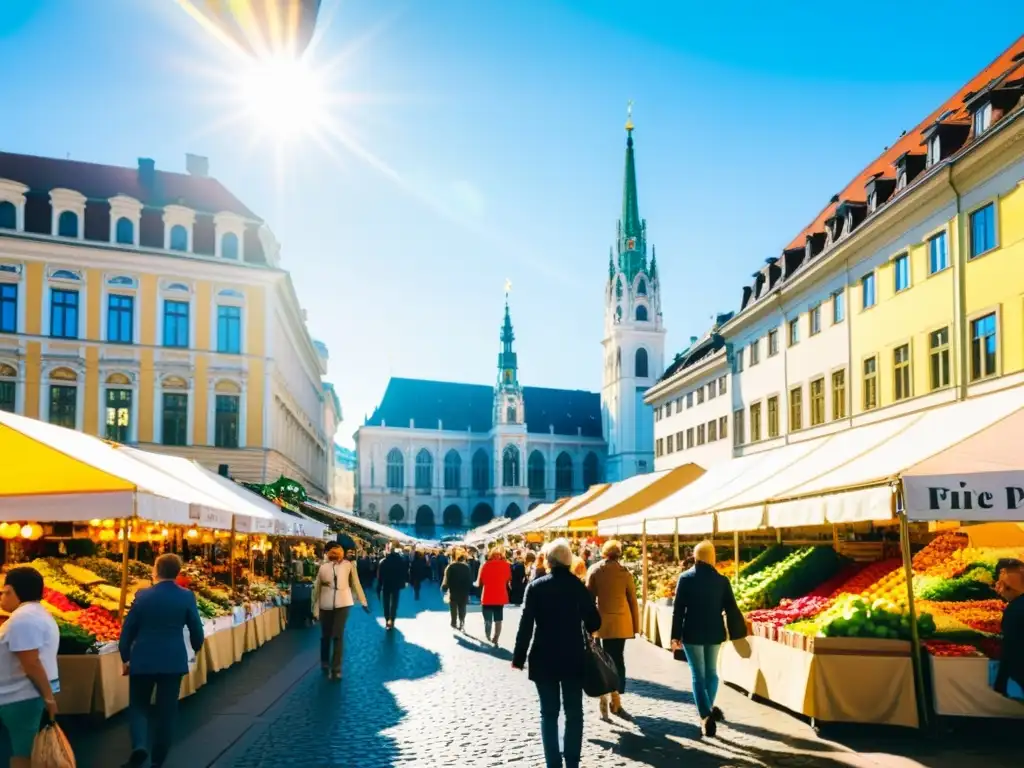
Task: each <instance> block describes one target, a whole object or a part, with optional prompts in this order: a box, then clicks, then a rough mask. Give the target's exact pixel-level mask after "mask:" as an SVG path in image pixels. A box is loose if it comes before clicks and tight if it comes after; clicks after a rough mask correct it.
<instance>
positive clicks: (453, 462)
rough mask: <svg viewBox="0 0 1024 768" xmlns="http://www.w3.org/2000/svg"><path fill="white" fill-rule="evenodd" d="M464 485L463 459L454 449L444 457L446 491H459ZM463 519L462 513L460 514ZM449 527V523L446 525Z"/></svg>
mask: <svg viewBox="0 0 1024 768" xmlns="http://www.w3.org/2000/svg"><path fill="white" fill-rule="evenodd" d="M461 485H462V457H461V456H459V452H458V451H456V450H455V449H454V448H452V449H451V450H450V451H448V453H446V454H445V456H444V489H445V490H446V491H457V490H459V487H460V486H461ZM459 517H460V519H461V517H462V513H461V512H460V513H459ZM445 525H447V523H445Z"/></svg>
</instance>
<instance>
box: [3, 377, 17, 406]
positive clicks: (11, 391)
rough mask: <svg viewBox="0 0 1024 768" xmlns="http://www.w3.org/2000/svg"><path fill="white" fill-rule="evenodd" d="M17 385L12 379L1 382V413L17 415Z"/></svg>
mask: <svg viewBox="0 0 1024 768" xmlns="http://www.w3.org/2000/svg"><path fill="white" fill-rule="evenodd" d="M17 386H18V385H17V384H16V383H15V382H13V381H11V380H10V379H7V380H2V381H0V411H7V412H8V413H16V412H17V409H16V408H15V405H17V403H16V402H15V392H17Z"/></svg>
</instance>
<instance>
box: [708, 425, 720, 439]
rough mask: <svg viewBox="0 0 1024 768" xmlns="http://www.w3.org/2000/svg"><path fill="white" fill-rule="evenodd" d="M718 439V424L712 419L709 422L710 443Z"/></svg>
mask: <svg viewBox="0 0 1024 768" xmlns="http://www.w3.org/2000/svg"><path fill="white" fill-rule="evenodd" d="M717 439H718V422H717V421H715V420H714V419H712V420H711V421H709V422H708V442H709V443H713V442H715V440H717Z"/></svg>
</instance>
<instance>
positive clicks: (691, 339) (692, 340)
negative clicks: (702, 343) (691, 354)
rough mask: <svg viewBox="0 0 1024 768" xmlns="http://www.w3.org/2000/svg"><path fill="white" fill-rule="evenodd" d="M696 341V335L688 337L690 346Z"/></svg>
mask: <svg viewBox="0 0 1024 768" xmlns="http://www.w3.org/2000/svg"><path fill="white" fill-rule="evenodd" d="M696 343H697V337H696V336H691V337H690V346H691V347H692V346H693V345H694V344H696Z"/></svg>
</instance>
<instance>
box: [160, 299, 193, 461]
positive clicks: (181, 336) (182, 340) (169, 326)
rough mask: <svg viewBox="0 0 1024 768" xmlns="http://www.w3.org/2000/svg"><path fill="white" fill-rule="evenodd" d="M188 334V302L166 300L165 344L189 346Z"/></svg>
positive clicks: (167, 345) (168, 345)
mask: <svg viewBox="0 0 1024 768" xmlns="http://www.w3.org/2000/svg"><path fill="white" fill-rule="evenodd" d="M188 336H189V334H188V302H187V301H165V302H164V346H165V347H184V348H187V347H188ZM175 445H177V443H175Z"/></svg>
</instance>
